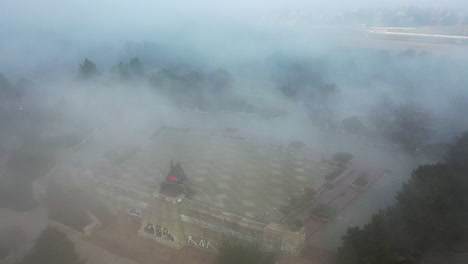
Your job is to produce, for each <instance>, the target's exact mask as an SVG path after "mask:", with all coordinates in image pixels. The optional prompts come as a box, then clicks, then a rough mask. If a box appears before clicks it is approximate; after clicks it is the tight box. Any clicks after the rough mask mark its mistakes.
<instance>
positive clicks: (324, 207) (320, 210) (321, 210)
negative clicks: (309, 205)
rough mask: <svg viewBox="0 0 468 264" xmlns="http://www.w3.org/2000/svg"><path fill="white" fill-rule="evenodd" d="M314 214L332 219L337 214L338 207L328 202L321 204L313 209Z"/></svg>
mask: <svg viewBox="0 0 468 264" xmlns="http://www.w3.org/2000/svg"><path fill="white" fill-rule="evenodd" d="M312 214H313V215H316V216H318V217H322V218H325V219H330V218H332V217H334V216H335V215H336V209H335V208H333V207H331V206H329V205H328V204H320V205H318V206H317V207H315V208H314V209H312Z"/></svg>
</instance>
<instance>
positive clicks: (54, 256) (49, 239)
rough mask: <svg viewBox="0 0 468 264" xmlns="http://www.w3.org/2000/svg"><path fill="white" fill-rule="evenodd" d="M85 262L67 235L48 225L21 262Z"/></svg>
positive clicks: (57, 263)
mask: <svg viewBox="0 0 468 264" xmlns="http://www.w3.org/2000/svg"><path fill="white" fill-rule="evenodd" d="M45 263H47V264H84V263H85V261H84V260H83V259H81V258H80V256H79V255H78V254H77V253H76V251H75V244H74V243H73V242H71V241H70V240H68V238H67V235H66V234H65V233H63V232H61V231H58V230H57V229H54V228H51V227H47V228H46V229H45V230H44V231H42V233H41V235H40V236H39V238H38V239H37V240H36V243H35V245H34V247H33V248H32V249H31V251H30V252H29V253H28V254H27V255H26V256H25V257H24V258H23V260H22V261H21V262H20V264H45Z"/></svg>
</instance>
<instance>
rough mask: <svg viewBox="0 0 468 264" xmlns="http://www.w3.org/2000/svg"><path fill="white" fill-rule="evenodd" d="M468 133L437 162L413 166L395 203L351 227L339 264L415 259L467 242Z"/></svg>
mask: <svg viewBox="0 0 468 264" xmlns="http://www.w3.org/2000/svg"><path fill="white" fill-rule="evenodd" d="M467 175H468V132H465V133H463V134H462V135H461V136H460V137H459V138H457V140H456V142H455V143H454V144H453V145H452V146H451V148H450V151H449V154H448V156H447V158H446V160H445V161H444V162H442V163H437V164H432V165H424V166H420V167H419V168H417V169H415V170H414V171H413V173H412V175H411V178H410V180H409V181H408V182H406V183H404V184H403V187H402V189H401V191H399V192H398V193H397V195H396V204H395V205H393V206H391V207H389V208H388V209H387V210H385V211H380V212H378V213H377V214H375V215H374V216H373V217H372V220H371V222H370V223H368V224H367V225H365V226H364V227H362V228H361V227H350V228H349V229H348V231H347V233H346V235H345V236H343V246H342V247H340V248H339V259H340V264H358V263H359V264H361V263H366V264H373V263H376V264H377V263H379V264H387V263H388V264H393V263H419V261H420V259H421V258H422V257H423V256H424V255H425V254H428V253H432V252H445V251H449V252H459V251H466V250H468V248H466V246H467V243H468V226H467V225H466V223H467V222H468V197H467V195H466V193H468V177H467Z"/></svg>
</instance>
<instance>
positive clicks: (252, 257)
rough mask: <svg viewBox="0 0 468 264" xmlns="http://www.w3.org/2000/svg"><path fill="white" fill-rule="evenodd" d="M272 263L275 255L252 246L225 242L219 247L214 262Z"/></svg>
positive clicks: (221, 263) (225, 263) (237, 263)
mask: <svg viewBox="0 0 468 264" xmlns="http://www.w3.org/2000/svg"><path fill="white" fill-rule="evenodd" d="M239 263H242V264H274V263H275V255H274V254H271V253H265V252H262V251H260V250H259V249H258V248H257V247H254V246H243V245H231V244H226V245H224V246H222V247H221V248H220V249H219V255H218V257H217V259H216V264H239Z"/></svg>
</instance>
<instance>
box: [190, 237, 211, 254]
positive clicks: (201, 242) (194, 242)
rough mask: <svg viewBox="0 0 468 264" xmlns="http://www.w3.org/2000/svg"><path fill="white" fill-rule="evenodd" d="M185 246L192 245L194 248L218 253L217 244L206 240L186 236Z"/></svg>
mask: <svg viewBox="0 0 468 264" xmlns="http://www.w3.org/2000/svg"><path fill="white" fill-rule="evenodd" d="M187 244H189V245H194V246H197V247H200V248H204V249H210V250H214V251H218V243H217V242H213V241H210V240H208V239H203V238H198V237H193V236H188V238H187Z"/></svg>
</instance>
